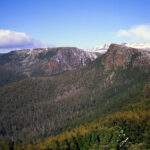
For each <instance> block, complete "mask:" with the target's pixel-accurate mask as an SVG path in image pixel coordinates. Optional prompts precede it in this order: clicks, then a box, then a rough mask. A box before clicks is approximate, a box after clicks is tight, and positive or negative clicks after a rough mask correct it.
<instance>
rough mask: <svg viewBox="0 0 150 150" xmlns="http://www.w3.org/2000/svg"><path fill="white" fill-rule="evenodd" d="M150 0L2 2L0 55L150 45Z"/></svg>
mask: <svg viewBox="0 0 150 150" xmlns="http://www.w3.org/2000/svg"><path fill="white" fill-rule="evenodd" d="M149 14H150V0H0V52H3V51H6V50H11V49H16V48H18V49H21V48H30V47H31V48H32V47H46V46H77V47H80V48H92V47H94V46H98V45H101V44H104V43H108V42H109V43H110V42H113V43H118V42H122V43H124V42H150V15H149Z"/></svg>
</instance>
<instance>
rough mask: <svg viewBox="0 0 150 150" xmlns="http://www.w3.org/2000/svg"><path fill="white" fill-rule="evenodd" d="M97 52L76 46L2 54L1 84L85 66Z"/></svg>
mask: <svg viewBox="0 0 150 150" xmlns="http://www.w3.org/2000/svg"><path fill="white" fill-rule="evenodd" d="M96 58H97V55H96V54H95V53H90V52H85V51H83V50H81V49H78V48H75V47H58V48H46V49H33V50H30V49H27V50H20V51H12V52H10V53H7V54H1V55H0V77H1V78H0V84H5V82H9V81H13V80H16V79H18V78H24V77H30V76H40V75H42V76H50V75H54V74H58V73H61V72H63V71H66V70H73V69H76V68H78V67H81V66H84V65H86V64H87V63H89V62H91V61H93V60H94V59H96Z"/></svg>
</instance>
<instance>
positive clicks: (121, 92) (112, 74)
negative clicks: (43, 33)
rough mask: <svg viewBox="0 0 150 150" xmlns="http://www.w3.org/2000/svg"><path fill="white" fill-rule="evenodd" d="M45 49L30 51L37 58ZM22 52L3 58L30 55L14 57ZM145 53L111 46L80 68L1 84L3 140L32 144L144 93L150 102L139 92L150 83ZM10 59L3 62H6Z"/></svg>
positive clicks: (119, 108) (118, 108) (137, 99)
mask: <svg viewBox="0 0 150 150" xmlns="http://www.w3.org/2000/svg"><path fill="white" fill-rule="evenodd" d="M29 52H30V51H29ZM47 52H50V54H51V51H45V52H44V53H43V51H42V55H39V54H41V53H40V50H38V51H37V50H36V52H30V53H36V55H35V58H36V57H37V53H38V57H39V56H40V61H41V59H42V58H43V55H44V54H47ZM11 53H14V52H11ZM15 53H16V52H15ZM17 53H18V52H17ZM20 53H21V56H22V57H19V60H18V57H17V58H16V57H14V55H12V56H13V58H12V57H6V58H9V59H10V58H11V60H12V61H15V63H16V62H22V61H20V60H25V59H24V57H25V58H28V57H26V51H25V52H24V51H19V53H18V55H19V54H20ZM60 53H61V52H60ZM61 54H62V53H61ZM67 54H68V53H67ZM84 54H85V53H84ZM4 56H5V55H3V57H4ZM15 56H16V55H15ZM48 56H52V54H51V55H48ZM57 56H58V55H57ZM149 56H150V55H149V51H141V50H139V49H135V48H130V47H126V46H124V45H117V44H111V45H110V47H109V49H108V51H107V52H106V53H105V54H103V55H101V56H99V57H98V58H97V59H95V60H94V61H92V62H90V63H88V64H87V65H86V66H84V67H81V68H80V67H79V68H77V69H75V70H74V69H73V70H72V69H70V71H66V72H63V73H61V74H59V75H57V76H49V77H48V76H46V77H45V76H42V75H41V76H40V75H38V77H37V76H34V77H32V76H31V77H30V76H29V77H28V78H25V79H23V80H19V81H17V82H13V83H9V84H7V85H4V86H2V87H0V106H1V107H0V116H1V117H0V135H1V138H2V139H12V140H13V141H15V142H19V141H20V142H23V143H28V142H35V141H37V140H39V139H41V138H45V137H48V136H55V135H58V134H60V133H62V132H63V131H65V130H69V129H72V128H74V127H77V126H79V125H80V124H83V123H87V122H90V121H94V120H95V119H97V118H98V117H102V116H105V115H108V114H113V113H115V112H118V111H122V109H123V108H125V107H127V106H128V105H130V104H131V105H132V104H133V103H138V102H140V101H141V100H142V99H143V98H144V95H147V100H148V103H149V100H150V99H149V97H148V94H144V95H143V90H144V88H145V87H149V76H150V64H149V62H150V57H149ZM41 57H42V58H41ZM29 58H30V57H29ZM46 58H47V57H46ZM46 58H45V55H44V59H46ZM53 58H55V57H53ZM63 58H65V57H63ZM82 58H83V57H82ZM9 59H6V60H7V61H8V62H9ZM32 60H34V59H32ZM35 60H37V59H35ZM38 60H39V58H38ZM67 60H68V59H67ZM32 62H33V61H32ZM61 62H64V60H63V59H62V60H61ZM67 62H68V61H67ZM1 63H2V62H1ZM70 63H71V62H70ZM3 64H4V65H6V62H5V63H4V62H3ZM27 64H28V63H27ZM28 65H30V63H29V64H28ZM21 66H22V65H21ZM147 89H149V88H147ZM147 91H148V90H147ZM147 93H149V92H147ZM147 110H148V108H147ZM145 126H146V127H147V125H145ZM140 129H141V128H140V127H139V130H140ZM120 132H121V131H120ZM139 132H140V131H139ZM139 134H141V133H139ZM114 136H115V135H114ZM117 136H118V135H117ZM131 142H132V141H131Z"/></svg>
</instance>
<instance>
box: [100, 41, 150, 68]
mask: <svg viewBox="0 0 150 150" xmlns="http://www.w3.org/2000/svg"><path fill="white" fill-rule="evenodd" d="M102 59H103V64H104V66H105V69H106V70H112V69H116V68H118V67H122V68H127V67H136V66H140V67H142V66H145V67H149V66H150V51H146V50H142V49H135V48H131V47H127V46H124V45H118V44H111V45H110V47H109V49H108V51H107V53H106V54H105V55H104V57H103V58H102Z"/></svg>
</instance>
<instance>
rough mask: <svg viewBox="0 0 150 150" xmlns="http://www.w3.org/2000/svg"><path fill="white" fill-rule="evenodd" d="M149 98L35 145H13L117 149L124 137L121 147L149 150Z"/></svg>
mask: <svg viewBox="0 0 150 150" xmlns="http://www.w3.org/2000/svg"><path fill="white" fill-rule="evenodd" d="M149 101H150V99H148V98H145V99H143V100H142V101H141V102H138V103H136V104H134V105H129V106H128V107H126V108H125V111H122V112H116V113H113V114H110V115H107V116H105V117H103V118H100V119H97V120H96V121H93V122H91V123H87V124H83V125H81V126H79V127H78V128H74V129H72V130H68V131H66V132H64V133H62V134H60V135H57V136H54V137H49V138H47V139H45V140H42V141H40V142H39V143H37V144H29V145H16V149H18V150H20V149H24V150H59V149H60V150H69V149H71V150H78V149H80V150H88V149H91V150H92V149H93V150H94V149H105V148H109V149H117V148H118V147H119V146H120V145H121V143H122V142H123V141H124V140H126V139H128V140H127V143H125V145H123V146H124V147H126V148H128V149H132V148H133V149H138V148H140V147H142V148H143V149H148V148H150V144H149V138H150V136H149V133H150V130H149V129H150V109H148V107H147V105H148V104H149ZM146 104H147V105H146ZM149 108H150V107H149ZM127 109H128V110H127ZM140 143H141V144H140Z"/></svg>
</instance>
